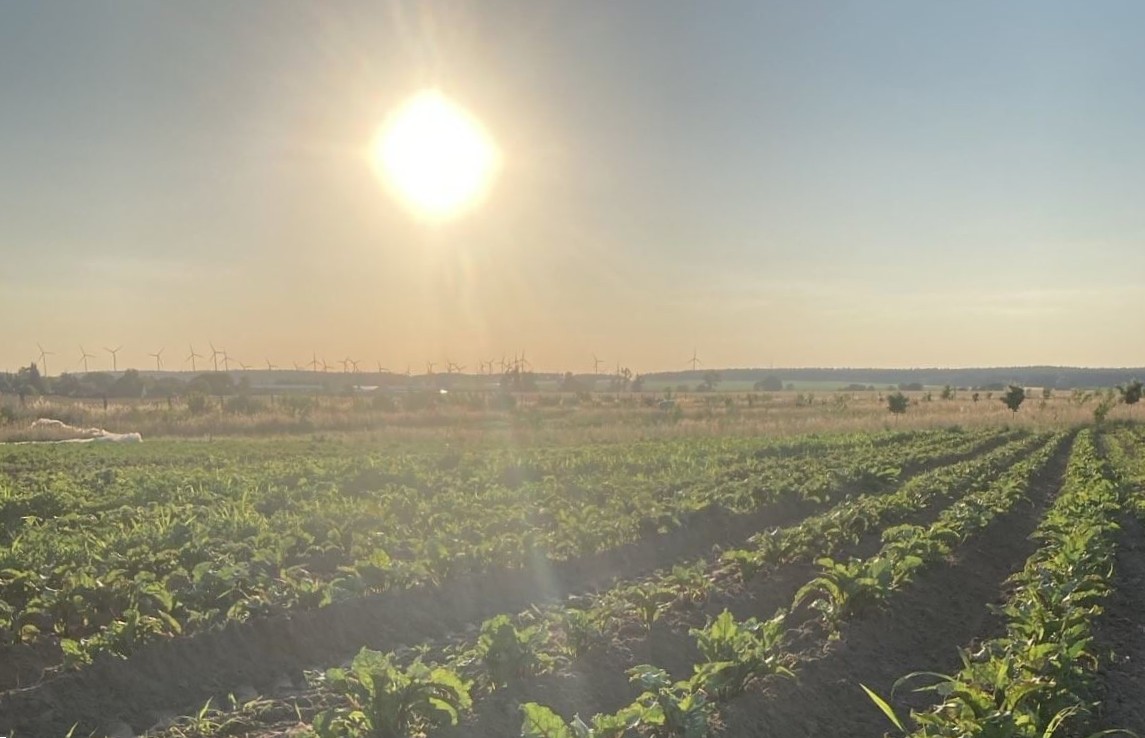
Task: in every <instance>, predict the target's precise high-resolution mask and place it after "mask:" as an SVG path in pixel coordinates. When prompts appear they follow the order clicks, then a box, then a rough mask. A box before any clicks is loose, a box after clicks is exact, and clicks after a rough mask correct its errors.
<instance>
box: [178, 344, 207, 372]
mask: <svg viewBox="0 0 1145 738" xmlns="http://www.w3.org/2000/svg"><path fill="white" fill-rule="evenodd" d="M187 348H189V349H191V354H190V356H188V357H187V358H186V359H183V361H189V362H191V371H192V372H195V371H198V369H196V368H195V359H201V358H203V357H202V356H201V355H200V354H196V353H195V347H194V346H188V347H187Z"/></svg>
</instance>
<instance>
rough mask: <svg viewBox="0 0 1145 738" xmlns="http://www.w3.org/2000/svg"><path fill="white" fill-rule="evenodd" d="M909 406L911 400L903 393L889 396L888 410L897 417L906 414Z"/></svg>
mask: <svg viewBox="0 0 1145 738" xmlns="http://www.w3.org/2000/svg"><path fill="white" fill-rule="evenodd" d="M908 405H910V400H909V399H908V398H907V396H906V395H904V394H903V393H902V392H895V393H894V394H891V395H887V409H888V410H890V411H891V412H892V413H894V414H895V415H902V414H903V413H905V412H906V409H907V406H908Z"/></svg>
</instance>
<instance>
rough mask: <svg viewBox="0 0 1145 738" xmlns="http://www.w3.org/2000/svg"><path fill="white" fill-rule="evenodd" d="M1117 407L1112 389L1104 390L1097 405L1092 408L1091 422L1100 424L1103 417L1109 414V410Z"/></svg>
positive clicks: (1102, 421) (1103, 419)
mask: <svg viewBox="0 0 1145 738" xmlns="http://www.w3.org/2000/svg"><path fill="white" fill-rule="evenodd" d="M1115 407H1117V397H1116V396H1115V395H1114V394H1113V392H1112V391H1110V392H1106V393H1105V394H1104V395H1102V396H1101V399H1100V400H1098V402H1097V405H1096V406H1094V408H1093V422H1094V424H1096V425H1101V424H1102V423H1104V422H1105V418H1106V416H1107V415H1109V411H1110V410H1112V409H1113V408H1115Z"/></svg>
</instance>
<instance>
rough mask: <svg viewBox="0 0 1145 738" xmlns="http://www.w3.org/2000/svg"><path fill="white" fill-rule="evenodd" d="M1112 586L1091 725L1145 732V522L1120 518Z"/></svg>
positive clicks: (1100, 635)
mask: <svg viewBox="0 0 1145 738" xmlns="http://www.w3.org/2000/svg"><path fill="white" fill-rule="evenodd" d="M1121 526H1122V527H1121V532H1120V534H1119V535H1118V541H1117V559H1116V562H1115V564H1114V577H1113V591H1112V592H1111V593H1110V595H1109V597H1108V598H1107V599H1106V601H1105V612H1104V613H1102V615H1101V616H1100V617H1099V618H1098V621H1097V626H1096V628H1095V634H1096V636H1097V637H1096V640H1095V642H1094V653H1096V654H1097V656H1098V658H1100V659H1101V660H1102V662H1103V664H1104V666H1103V668H1102V670H1101V672H1100V673H1099V674H1098V693H1097V698H1098V699H1099V700H1100V704H1099V705H1098V708H1097V711H1096V715H1095V721H1094V722H1095V725H1094V726H1093V730H1094V731H1096V730H1099V729H1105V728H1122V729H1125V730H1132V731H1134V732H1135V733H1137V734H1138V735H1143V734H1145V623H1143V620H1142V613H1145V526H1142V524H1141V522H1140V521H1139V520H1138V519H1137V518H1136V517H1133V516H1126V517H1125V519H1123V520H1122V521H1121Z"/></svg>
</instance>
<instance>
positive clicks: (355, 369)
mask: <svg viewBox="0 0 1145 738" xmlns="http://www.w3.org/2000/svg"><path fill="white" fill-rule="evenodd" d="M361 363H362V362H361V361H354V360H353V359H350V366H352V367H354V373H355V374H357V373H358V365H359V364H361Z"/></svg>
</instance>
